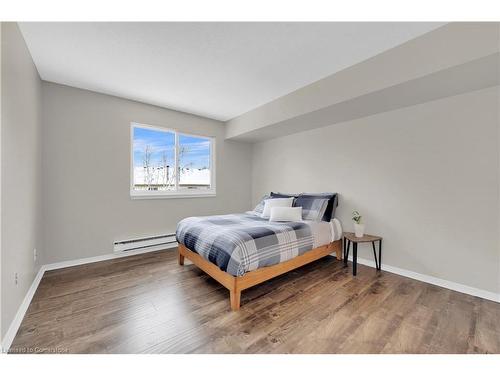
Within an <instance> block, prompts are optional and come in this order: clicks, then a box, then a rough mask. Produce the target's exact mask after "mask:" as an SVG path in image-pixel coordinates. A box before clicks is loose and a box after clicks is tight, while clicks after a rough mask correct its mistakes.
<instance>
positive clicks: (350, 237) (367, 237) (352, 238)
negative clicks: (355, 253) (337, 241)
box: [344, 232, 382, 242]
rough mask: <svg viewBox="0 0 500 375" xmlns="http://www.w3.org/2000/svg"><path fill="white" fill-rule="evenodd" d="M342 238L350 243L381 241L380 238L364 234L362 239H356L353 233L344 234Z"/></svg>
mask: <svg viewBox="0 0 500 375" xmlns="http://www.w3.org/2000/svg"><path fill="white" fill-rule="evenodd" d="M344 237H345V238H347V239H348V240H349V241H352V242H373V241H379V240H381V239H382V237H379V236H374V235H371V234H365V235H364V236H363V237H356V236H355V234H354V233H353V232H344Z"/></svg>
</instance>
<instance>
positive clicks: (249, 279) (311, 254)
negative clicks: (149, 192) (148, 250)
mask: <svg viewBox="0 0 500 375" xmlns="http://www.w3.org/2000/svg"><path fill="white" fill-rule="evenodd" d="M178 249H179V264H180V265H181V266H182V265H184V258H188V259H189V260H190V261H191V262H193V263H194V264H195V265H196V266H198V267H199V268H201V269H202V270H203V271H205V272H206V273H207V274H209V275H210V276H212V277H213V278H214V279H215V280H217V281H218V282H219V283H221V284H222V285H223V286H225V287H226V288H227V289H229V295H230V300H231V309H232V310H233V311H236V310H239V309H240V300H241V291H242V290H245V289H248V288H250V287H252V286H254V285H257V284H260V283H263V282H264V281H267V280H269V279H272V278H273V277H276V276H279V275H282V274H284V273H286V272H288V271H291V270H294V269H296V268H299V267H302V266H303V265H305V264H308V263H311V262H314V261H315V260H318V259H320V258H323V257H325V256H327V255H330V254H331V253H333V252H335V253H336V256H337V260H339V261H341V260H342V240H337V241H334V242H331V243H329V244H328V245H324V246H320V247H317V248H315V249H312V250H310V251H308V252H306V253H304V254H302V255H299V256H297V257H295V258H293V259H290V260H288V261H286V262H283V263H279V264H275V265H274V266H269V267H263V268H259V269H257V270H255V271H250V272H247V273H246V274H244V275H243V276H239V277H235V276H233V275H231V274H229V273H227V272H224V271H222V270H221V269H220V268H219V267H217V266H216V265H215V264H213V263H211V262H209V261H208V260H206V259H205V258H203V257H201V256H200V255H198V254H197V253H195V252H194V251H191V250H189V249H188V248H187V247H186V246H184V245H182V244H179V248H178Z"/></svg>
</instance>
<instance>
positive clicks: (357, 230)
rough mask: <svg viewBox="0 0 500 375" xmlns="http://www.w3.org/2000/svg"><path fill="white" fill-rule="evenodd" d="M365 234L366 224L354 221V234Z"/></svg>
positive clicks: (361, 235)
mask: <svg viewBox="0 0 500 375" xmlns="http://www.w3.org/2000/svg"><path fill="white" fill-rule="evenodd" d="M364 234H365V224H356V223H354V235H355V236H356V237H363V235H364Z"/></svg>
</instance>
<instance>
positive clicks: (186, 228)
mask: <svg viewBox="0 0 500 375" xmlns="http://www.w3.org/2000/svg"><path fill="white" fill-rule="evenodd" d="M335 231H336V229H335V226H334V225H332V224H331V223H330V222H325V221H319V222H318V221H300V222H284V223H279V222H270V221H269V220H268V219H263V218H261V217H260V216H258V215H256V214H254V213H252V212H247V213H244V214H231V215H219V216H205V217H189V218H187V219H184V220H182V221H181V222H179V224H178V225H177V231H176V237H177V241H178V242H179V243H181V244H183V245H184V246H186V247H187V248H188V249H190V250H192V251H195V252H196V253H198V254H199V255H201V256H202V257H203V258H205V259H207V260H209V261H210V262H212V263H214V264H216V265H217V266H218V267H219V268H220V269H221V270H223V271H226V272H228V273H229V274H231V275H233V276H242V275H243V274H245V273H246V272H249V271H253V270H256V269H257V268H261V267H266V266H272V265H274V264H278V263H281V262H285V261H287V260H289V259H292V258H294V257H296V256H298V255H302V254H304V253H305V252H306V251H308V250H311V249H314V248H316V247H318V246H322V245H326V244H328V243H329V242H331V241H333V240H335V239H338V238H335V237H339V236H340V235H339V234H338V233H335Z"/></svg>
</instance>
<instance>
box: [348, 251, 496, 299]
mask: <svg viewBox="0 0 500 375" xmlns="http://www.w3.org/2000/svg"><path fill="white" fill-rule="evenodd" d="M348 259H349V260H350V261H351V262H352V255H350V256H349V258H348ZM358 264H363V265H365V266H368V267H372V268H375V262H374V261H373V260H368V259H364V258H360V257H358ZM382 271H387V272H391V273H395V274H397V275H401V276H405V277H408V278H410V279H415V280H418V281H423V282H424V283H428V284H433V285H437V286H440V287H443V288H446V289H450V290H454V291H456V292H460V293H465V294H469V295H471V296H475V297H481V298H484V299H487V300H490V301H494V302H500V294H497V293H494V292H490V291H487V290H483V289H478V288H474V287H472V286H468V285H464V284H459V283H456V282H453V281H449V280H444V279H439V278H437V277H434V276H429V275H424V274H422V273H418V272H413V271H409V270H406V269H404V268H399V267H394V266H389V265H387V264H383V263H382Z"/></svg>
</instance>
